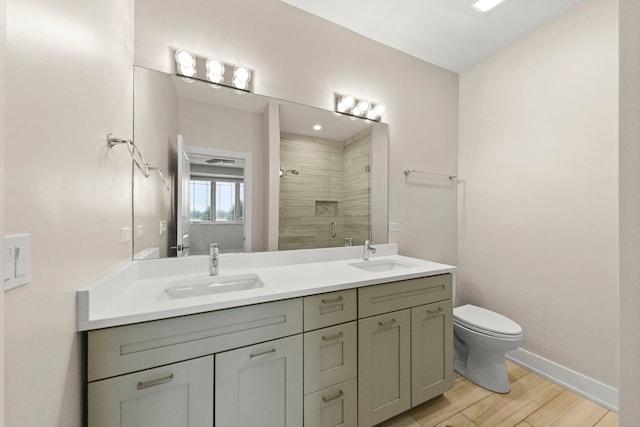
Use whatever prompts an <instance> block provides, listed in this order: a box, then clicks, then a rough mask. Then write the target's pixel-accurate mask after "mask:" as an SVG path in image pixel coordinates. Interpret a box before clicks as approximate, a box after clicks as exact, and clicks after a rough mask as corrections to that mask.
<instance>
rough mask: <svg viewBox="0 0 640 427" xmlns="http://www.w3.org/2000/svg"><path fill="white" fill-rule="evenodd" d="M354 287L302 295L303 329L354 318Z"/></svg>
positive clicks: (317, 327) (355, 310)
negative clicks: (306, 295)
mask: <svg viewBox="0 0 640 427" xmlns="http://www.w3.org/2000/svg"><path fill="white" fill-rule="evenodd" d="M356 304H357V293H356V290H355V289H348V290H346V291H338V292H329V293H326V294H319V295H312V296H308V297H304V330H305V332H306V331H312V330H314V329H320V328H324V327H325V326H331V325H337V324H338V323H344V322H350V321H351V320H355V319H356V314H357V308H356V307H357V305H356Z"/></svg>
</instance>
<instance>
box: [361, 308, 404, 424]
mask: <svg viewBox="0 0 640 427" xmlns="http://www.w3.org/2000/svg"><path fill="white" fill-rule="evenodd" d="M409 408H411V312H410V311H409V310H402V311H396V312H392V313H387V314H381V315H378V316H374V317H369V318H366V319H362V320H359V321H358V425H359V426H373V425H376V424H378V423H380V422H382V421H384V420H386V419H389V418H391V417H393V416H394V415H397V414H399V413H401V412H404V411H406V410H407V409H409Z"/></svg>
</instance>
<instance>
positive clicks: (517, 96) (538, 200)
mask: <svg viewBox="0 0 640 427" xmlns="http://www.w3.org/2000/svg"><path fill="white" fill-rule="evenodd" d="M617 4H618V3H617V0H587V1H586V2H585V3H583V4H582V5H580V6H578V7H576V8H575V9H573V10H572V11H570V12H569V13H567V14H566V15H564V16H561V17H560V18H559V19H556V20H555V21H552V22H551V23H549V24H547V25H545V26H544V27H542V28H540V29H538V30H537V31H535V32H533V33H532V34H530V35H528V36H526V37H525V38H523V39H521V40H520V41H518V42H516V43H514V44H512V45H511V46H509V47H508V48H506V49H504V50H503V51H501V52H499V53H498V54H496V55H494V56H492V57H491V58H489V59H487V60H485V61H484V62H482V63H481V64H479V65H477V66H475V67H473V68H472V69H470V70H468V71H466V72H464V73H462V74H461V75H460V142H459V144H460V146H459V150H460V152H459V172H460V176H461V184H460V187H459V191H460V206H459V209H460V218H461V222H460V229H459V246H460V251H459V267H460V274H459V282H458V283H459V286H458V295H459V302H461V303H475V304H478V305H481V306H484V307H487V308H489V309H493V310H495V311H497V312H500V313H503V314H505V315H507V316H509V317H511V318H512V319H514V320H516V321H517V322H518V323H519V324H521V325H522V327H523V329H524V331H525V340H524V345H523V348H524V349H526V350H529V351H531V352H533V353H535V354H537V355H539V356H541V357H544V358H547V359H549V360H551V361H553V362H555V363H558V364H560V365H563V366H566V367H568V368H570V369H573V370H575V371H577V372H579V373H582V374H584V375H587V376H588V377H591V378H593V379H596V380H598V381H601V382H603V383H605V384H608V385H610V386H613V387H617V385H618V345H619V333H618V282H619V281H618V208H617V207H618V188H617V187H618V40H617V37H618V7H617Z"/></svg>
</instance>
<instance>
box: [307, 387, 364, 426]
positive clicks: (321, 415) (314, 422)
mask: <svg viewBox="0 0 640 427" xmlns="http://www.w3.org/2000/svg"><path fill="white" fill-rule="evenodd" d="M356 382H357V380H356V379H355V378H354V379H351V380H349V381H345V382H343V383H340V384H336V385H334V386H331V387H327V388H325V389H324V390H320V391H317V392H315V393H312V394H310V395H308V396H305V397H304V427H355V425H356V419H357V417H358V409H357V407H358V400H357V392H358V391H357V383H356Z"/></svg>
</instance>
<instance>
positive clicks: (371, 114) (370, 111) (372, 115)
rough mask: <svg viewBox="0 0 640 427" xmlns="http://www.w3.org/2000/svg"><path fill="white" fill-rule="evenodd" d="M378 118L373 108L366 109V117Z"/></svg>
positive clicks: (370, 118)
mask: <svg viewBox="0 0 640 427" xmlns="http://www.w3.org/2000/svg"><path fill="white" fill-rule="evenodd" d="M377 118H378V114H376V111H375V110H369V111H367V119H369V120H375V119H377Z"/></svg>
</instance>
